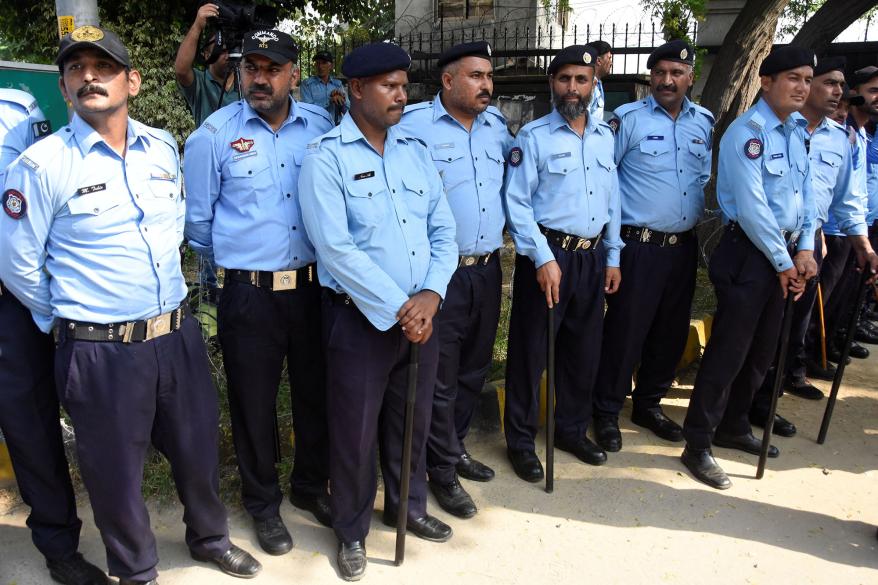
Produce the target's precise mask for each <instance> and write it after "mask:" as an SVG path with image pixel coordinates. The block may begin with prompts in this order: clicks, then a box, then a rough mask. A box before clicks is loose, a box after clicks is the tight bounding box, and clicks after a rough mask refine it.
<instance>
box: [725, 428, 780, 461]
mask: <svg viewBox="0 0 878 585" xmlns="http://www.w3.org/2000/svg"><path fill="white" fill-rule="evenodd" d="M713 444H714V445H716V446H717V447H725V448H726V449H737V450H738V451H744V452H745V453H750V454H751V455H759V453H760V452H761V451H762V441H760V440H759V439H757V438H756V437H754V436H753V433H747V434H746V435H737V436H732V435H722V434H720V433H717V434H716V435H714V437H713ZM778 455H780V451H778V449H777V447H775V446H774V445H769V446H768V456H769V457H772V458H773V457H777V456H778Z"/></svg>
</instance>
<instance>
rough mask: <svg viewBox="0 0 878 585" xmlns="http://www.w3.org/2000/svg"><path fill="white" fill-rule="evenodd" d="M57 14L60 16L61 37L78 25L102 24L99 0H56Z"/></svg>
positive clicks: (59, 35)
mask: <svg viewBox="0 0 878 585" xmlns="http://www.w3.org/2000/svg"><path fill="white" fill-rule="evenodd" d="M55 14H56V15H57V17H58V38H59V39H60V38H61V37H63V36H64V35H66V34H68V33H70V32H72V31H73V29H75V28H77V27H80V26H83V25H86V24H91V25H93V26H100V25H101V21H100V18H99V17H98V2H97V0H55Z"/></svg>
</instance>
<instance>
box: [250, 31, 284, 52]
mask: <svg viewBox="0 0 878 585" xmlns="http://www.w3.org/2000/svg"><path fill="white" fill-rule="evenodd" d="M250 38H252V39H253V40H256V41H259V48H260V49H267V48H268V41H274V42H278V38H277V35H276V34H274V33H273V32H272V31H270V30H260V31H257V32H255V33H253V36H252V37H250Z"/></svg>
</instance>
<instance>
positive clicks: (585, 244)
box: [539, 225, 601, 252]
mask: <svg viewBox="0 0 878 585" xmlns="http://www.w3.org/2000/svg"><path fill="white" fill-rule="evenodd" d="M539 228H540V232H542V234H543V235H544V236H546V238H547V239H548V240H549V241H550V242H552V243H554V244H555V245H557V246H560V247H561V249H562V250H566V251H568V252H575V251H577V250H583V251H586V252H588V251H590V250H594V249H595V248H597V246H598V242H600V241H601V234H598V235H596V236H595V237H593V238H583V237H582V236H576V235H573V234H565V233H564V232H559V231H558V230H553V229H552V228H547V227H546V226H544V225H540V226H539Z"/></svg>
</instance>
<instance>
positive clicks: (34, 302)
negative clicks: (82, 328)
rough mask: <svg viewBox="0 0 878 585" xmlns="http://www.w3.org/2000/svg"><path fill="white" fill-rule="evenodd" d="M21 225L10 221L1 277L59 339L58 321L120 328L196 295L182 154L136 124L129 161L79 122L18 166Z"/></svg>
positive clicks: (15, 185) (9, 183)
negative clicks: (186, 270)
mask: <svg viewBox="0 0 878 585" xmlns="http://www.w3.org/2000/svg"><path fill="white" fill-rule="evenodd" d="M5 188H6V189H14V190H16V191H17V192H19V193H21V195H22V196H23V198H24V199H25V201H26V211H25V212H24V213H23V214H22V216H21V217H20V218H19V219H13V218H11V217H9V216H8V215H7V214H0V249H3V250H4V251H5V253H4V254H2V256H0V278H2V280H3V283H4V284H5V285H7V286H8V287H9V289H10V290H11V291H12V292H13V294H15V296H16V297H18V299H20V300H21V301H22V303H24V304H25V305H26V306H27V307H28V308H29V309H30V310H31V311H32V312H33V315H34V320H35V321H36V323H37V325H38V326H39V327H40V329H41V330H43V331H44V332H49V331H50V330H51V327H52V323H53V321H54V319H55V318H56V317H62V318H66V319H73V320H77V321H87V322H95V323H104V324H107V323H120V322H124V321H134V320H140V319H147V318H150V317H154V316H156V315H159V314H161V313H165V312H168V311H171V310H173V309H176V308H177V307H178V306H179V305H180V303H181V302H182V301H183V299H184V297H185V296H186V283H185V282H184V280H183V274H182V273H181V272H180V254H179V251H178V246H179V245H180V243H181V242H182V239H183V219H184V214H185V210H184V204H183V201H182V199H181V197H180V176H179V161H178V158H177V147H176V143H175V142H174V139H173V138H171V136H170V134H168V133H167V132H165V131H163V130H157V129H155V128H149V127H147V126H144V125H143V124H141V123H139V122H136V121H134V120H131V119H129V120H128V136H127V151H126V154H125V158H122V157H121V156H120V155H119V154H118V153H116V152H115V151H114V150H112V149H111V148H110V147H109V146H108V145H107V144H106V142H104V140H103V138H101V136H100V135H99V134H98V133H97V132H96V131H94V130H93V129H92V127H91V126H89V125H88V124H87V123H86V122H85V121H84V120H82V119H81V118H80V117H79V116H76V115H74V117H73V120H72V121H71V123H70V125H69V126H65V127H64V128H62V129H61V130H59V131H58V132H56V133H55V134H53V135H52V136H50V137H48V138H46V139H45V140H41V141H40V142H38V143H37V144H35V145H34V146H32V147H31V148H29V149H27V150H26V151H25V152H24V154H23V155H22V156H21V157H20V158H19V159H18V161H17V162H16V163H15V164H13V165H12V166H11V167H9V170H8V173H7V175H6V184H5Z"/></svg>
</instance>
